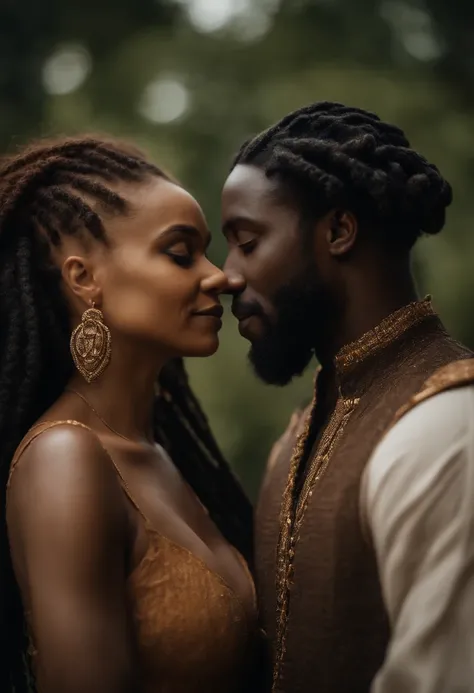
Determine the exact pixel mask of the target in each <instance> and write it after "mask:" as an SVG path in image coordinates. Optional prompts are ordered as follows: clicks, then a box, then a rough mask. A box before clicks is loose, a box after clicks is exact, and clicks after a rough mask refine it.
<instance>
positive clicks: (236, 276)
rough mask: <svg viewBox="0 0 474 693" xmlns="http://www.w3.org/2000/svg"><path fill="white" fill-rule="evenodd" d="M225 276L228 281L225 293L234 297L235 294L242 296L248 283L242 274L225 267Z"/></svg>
mask: <svg viewBox="0 0 474 693" xmlns="http://www.w3.org/2000/svg"><path fill="white" fill-rule="evenodd" d="M224 274H225V276H226V279H227V288H226V290H225V291H224V293H226V294H231V295H232V296H234V295H235V294H241V293H242V291H243V290H244V289H245V287H246V281H245V278H244V276H243V275H242V274H240V272H236V271H235V270H230V269H227V268H226V267H225V265H224Z"/></svg>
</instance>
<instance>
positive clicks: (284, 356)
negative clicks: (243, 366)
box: [248, 340, 313, 387]
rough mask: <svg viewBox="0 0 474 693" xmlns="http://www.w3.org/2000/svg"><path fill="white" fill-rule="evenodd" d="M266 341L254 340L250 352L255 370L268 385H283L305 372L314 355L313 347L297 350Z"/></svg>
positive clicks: (250, 359)
mask: <svg viewBox="0 0 474 693" xmlns="http://www.w3.org/2000/svg"><path fill="white" fill-rule="evenodd" d="M265 341H266V340H256V341H254V342H252V346H251V347H250V351H249V354H248V356H249V361H250V363H251V364H252V367H253V370H254V372H255V374H256V376H257V377H258V378H260V380H263V382H264V383H267V385H277V386H279V387H283V386H285V385H288V384H289V383H290V382H291V381H292V380H293V378H296V377H299V376H301V375H302V374H303V373H304V371H305V370H306V368H307V366H308V364H309V362H310V361H311V358H312V356H313V350H312V349H311V348H308V349H306V350H305V349H300V350H298V351H297V352H296V351H294V350H293V349H291V348H285V345H284V344H283V343H280V344H279V345H278V346H276V345H275V343H271V342H268V343H265Z"/></svg>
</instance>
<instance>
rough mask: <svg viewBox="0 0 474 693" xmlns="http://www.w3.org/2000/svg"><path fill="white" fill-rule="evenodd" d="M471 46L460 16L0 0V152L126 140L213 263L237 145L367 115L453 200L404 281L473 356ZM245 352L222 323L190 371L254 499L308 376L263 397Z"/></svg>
mask: <svg viewBox="0 0 474 693" xmlns="http://www.w3.org/2000/svg"><path fill="white" fill-rule="evenodd" d="M226 13H227V14H226ZM473 33H474V4H472V3H471V1H470V0H457V1H453V0H451V1H450V2H448V0H424V1H423V0H357V2H354V0H312V1H311V0H307V1H306V2H305V1H304V0H280V1H278V0H233V2H232V0H114V2H112V0H67V2H64V1H63V0H42V2H41V3H38V2H36V0H0V147H1V148H3V149H10V148H12V147H14V146H15V144H16V143H18V142H21V141H23V140H25V139H27V138H29V137H31V136H33V135H38V134H42V135H44V134H58V133H66V134H70V133H74V132H79V131H99V132H111V133H113V134H116V135H119V136H126V137H128V138H131V139H132V140H134V141H136V142H137V143H138V144H139V145H140V146H142V147H143V148H145V149H146V150H147V151H149V152H150V154H151V156H152V157H153V158H154V159H155V160H156V161H157V162H158V163H159V164H160V165H162V166H164V167H165V168H167V169H169V170H170V171H171V172H172V173H173V174H174V175H176V176H177V177H178V178H179V179H180V180H181V181H183V183H184V184H185V185H186V186H187V187H188V188H189V189H190V190H191V191H192V192H193V194H194V195H195V196H196V197H197V199H198V200H199V201H200V202H201V204H202V206H203V208H204V210H205V212H206V214H207V217H208V220H209V224H210V227H211V229H212V231H213V233H214V242H213V246H212V248H211V255H212V258H213V259H214V260H215V261H216V262H222V260H223V258H224V254H225V246H224V242H223V239H222V237H221V236H220V233H219V196H220V188H221V185H222V183H223V180H224V179H225V176H226V172H227V170H228V167H229V163H230V161H231V158H232V154H233V152H234V151H235V150H236V149H237V147H238V146H239V145H240V143H241V142H242V140H243V139H244V138H246V137H247V136H248V135H250V134H252V133H253V132H255V131H258V130H260V129H262V128H264V127H266V126H267V125H268V124H270V123H271V122H272V121H274V120H275V119H277V118H279V117H280V116H281V115H283V114H284V113H285V112H287V111H289V110H291V109H294V108H297V107H299V106H301V105H303V104H305V103H307V102H309V101H313V100H321V99H328V100H339V101H343V102H346V103H350V104H352V105H357V106H361V107H365V108H369V109H372V110H375V111H376V112H377V113H379V115H380V116H382V117H383V118H384V119H387V120H391V121H394V122H396V123H397V124H398V125H400V126H401V127H403V128H404V129H405V130H406V131H407V133H408V135H409V137H410V139H411V141H412V144H413V145H414V146H416V147H417V148H418V149H419V150H420V151H421V152H422V153H423V154H425V156H427V157H428V158H429V159H431V160H432V161H434V162H435V163H436V164H437V165H438V166H439V168H440V169H441V170H442V172H443V173H444V175H445V176H446V177H447V178H448V179H449V180H450V182H451V183H452V184H453V186H454V190H455V203H454V204H453V207H452V208H451V210H450V213H449V217H448V224H447V229H446V231H445V233H443V234H441V236H440V237H438V238H434V239H429V240H426V241H422V242H421V243H420V244H419V249H418V253H417V257H416V260H415V261H416V270H417V276H418V278H419V283H420V288H421V290H422V291H426V290H429V291H430V292H431V293H433V295H434V298H435V303H436V305H437V307H438V309H439V311H440V312H441V314H442V317H443V318H444V320H445V322H446V324H447V326H448V327H449V328H450V329H451V330H452V331H453V332H454V334H455V335H456V336H457V337H459V338H460V339H462V340H464V341H465V342H467V343H468V344H470V345H471V346H474V323H473V321H472V320H471V315H472V314H473V309H474V272H473V271H472V270H471V265H472V256H473V251H474V247H473V242H472V233H471V229H470V225H471V220H472V215H473V210H474V203H473V195H472V192H471V186H472V185H473V183H474V157H473V154H474V103H473V99H472V91H471V89H472V86H473V84H474V61H473V60H472V51H471V46H472V36H473ZM246 351H247V345H246V343H245V342H244V341H243V340H242V339H241V338H240V337H239V335H238V333H237V332H236V328H235V325H234V324H233V322H232V320H231V318H229V320H228V322H227V324H226V325H225V328H224V330H223V333H222V340H221V349H220V351H219V352H218V354H217V355H216V356H215V357H213V358H212V359H206V360H194V361H192V362H190V363H189V369H190V372H191V376H192V380H193V383H194V385H195V388H196V390H197V392H198V394H199V396H200V397H201V399H202V401H203V403H204V406H205V408H206V410H207V412H208V414H209V417H210V420H211V423H212V424H213V427H214V429H215V432H216V435H217V438H218V440H219V441H220V443H221V445H222V447H223V449H224V451H225V452H226V454H227V455H228V457H229V458H230V460H231V461H232V463H233V464H234V465H235V467H236V469H237V470H238V472H239V474H240V476H241V477H242V479H243V480H244V482H245V484H246V486H247V488H248V489H249V491H250V492H251V493H252V494H253V493H254V492H255V489H256V487H257V485H258V480H259V477H260V474H261V469H262V465H263V463H264V460H265V458H266V455H267V453H268V450H269V448H270V446H271V443H272V441H273V440H274V439H275V438H276V437H277V436H278V434H279V432H280V431H281V429H282V428H283V426H284V425H285V423H286V421H287V419H288V416H289V414H290V412H291V410H292V408H293V407H294V406H296V405H297V404H299V403H300V402H302V401H305V400H307V399H309V397H310V395H311V378H312V376H311V373H308V374H307V375H306V376H305V377H304V378H303V379H301V380H300V381H298V382H295V383H293V384H292V385H291V386H289V387H288V388H286V389H285V390H278V391H275V390H274V389H273V388H269V387H265V386H263V385H261V384H260V383H258V382H257V380H256V379H255V378H254V376H253V374H252V373H251V371H250V368H249V367H248V366H247V362H246Z"/></svg>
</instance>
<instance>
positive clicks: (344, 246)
mask: <svg viewBox="0 0 474 693" xmlns="http://www.w3.org/2000/svg"><path fill="white" fill-rule="evenodd" d="M328 216H329V219H328V221H329V228H328V231H327V234H326V241H327V243H328V248H329V253H330V254H331V255H332V256H334V257H337V256H342V255H346V254H347V253H348V252H349V251H350V250H352V248H353V247H354V244H355V242H356V239H357V233H358V224H357V219H356V218H355V216H354V215H353V214H352V213H351V212H340V211H338V210H335V211H333V212H331V213H330V215H328Z"/></svg>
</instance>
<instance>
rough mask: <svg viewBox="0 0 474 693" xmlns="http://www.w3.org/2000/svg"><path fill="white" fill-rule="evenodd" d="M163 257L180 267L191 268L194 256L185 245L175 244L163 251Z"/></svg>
mask: <svg viewBox="0 0 474 693" xmlns="http://www.w3.org/2000/svg"><path fill="white" fill-rule="evenodd" d="M165 255H168V257H169V258H170V259H171V260H172V261H173V262H174V263H176V264H177V265H179V266H180V267H191V265H192V264H193V261H194V255H193V253H192V251H191V249H190V248H189V246H188V245H187V244H186V243H183V242H181V243H176V244H175V245H173V246H172V247H171V248H168V250H166V251H165Z"/></svg>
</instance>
